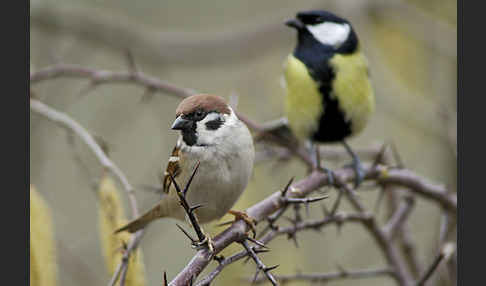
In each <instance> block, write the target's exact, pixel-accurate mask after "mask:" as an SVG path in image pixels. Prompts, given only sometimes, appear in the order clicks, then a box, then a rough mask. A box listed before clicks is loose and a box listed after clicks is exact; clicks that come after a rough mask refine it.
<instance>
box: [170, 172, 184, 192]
mask: <svg viewBox="0 0 486 286" xmlns="http://www.w3.org/2000/svg"><path fill="white" fill-rule="evenodd" d="M168 173H169V177H170V180H171V181H172V184H174V187H175V189H176V191H177V193H181V189H180V188H179V185H178V184H177V182H176V180H175V178H174V176H173V175H172V172H168Z"/></svg>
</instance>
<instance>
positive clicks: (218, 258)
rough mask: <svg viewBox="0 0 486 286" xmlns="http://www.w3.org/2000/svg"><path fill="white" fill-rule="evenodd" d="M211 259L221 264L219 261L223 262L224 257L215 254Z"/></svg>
mask: <svg viewBox="0 0 486 286" xmlns="http://www.w3.org/2000/svg"><path fill="white" fill-rule="evenodd" d="M213 259H214V260H216V261H217V262H218V263H219V264H221V262H223V260H224V259H225V258H224V256H223V255H215V256H214V257H213Z"/></svg>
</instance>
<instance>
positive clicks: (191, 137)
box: [181, 121, 197, 146]
mask: <svg viewBox="0 0 486 286" xmlns="http://www.w3.org/2000/svg"><path fill="white" fill-rule="evenodd" d="M181 134H182V140H184V142H185V143H186V145H187V146H193V145H194V144H196V143H197V132H196V122H194V121H193V122H192V123H191V124H190V126H189V127H187V128H184V129H183V130H181Z"/></svg>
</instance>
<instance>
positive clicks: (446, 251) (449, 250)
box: [417, 242, 456, 286]
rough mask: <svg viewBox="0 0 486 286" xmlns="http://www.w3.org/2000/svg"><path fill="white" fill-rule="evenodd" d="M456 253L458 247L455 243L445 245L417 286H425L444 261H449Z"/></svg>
mask: <svg viewBox="0 0 486 286" xmlns="http://www.w3.org/2000/svg"><path fill="white" fill-rule="evenodd" d="M455 251H456V245H455V244H454V243H453V242H449V243H446V244H444V246H443V247H442V249H441V250H440V252H439V254H438V255H437V256H436V257H435V259H434V261H433V262H432V264H431V265H430V266H429V268H427V270H426V271H425V273H424V274H423V275H422V276H421V278H420V279H419V280H418V282H417V286H423V285H425V282H427V280H428V279H429V278H430V276H432V274H433V273H434V272H435V270H436V269H437V267H439V264H440V263H441V262H442V261H443V260H446V261H447V260H449V258H450V257H451V256H452V255H453V254H454V252H455Z"/></svg>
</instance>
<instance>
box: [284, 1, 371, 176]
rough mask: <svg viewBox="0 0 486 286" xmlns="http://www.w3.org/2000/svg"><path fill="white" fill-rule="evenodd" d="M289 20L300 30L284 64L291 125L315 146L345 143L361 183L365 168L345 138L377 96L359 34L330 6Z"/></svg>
mask: <svg viewBox="0 0 486 286" xmlns="http://www.w3.org/2000/svg"><path fill="white" fill-rule="evenodd" d="M285 24H286V25H287V26H289V27H292V28H295V29H296V30H297V45H296V47H295V49H294V51H293V53H292V54H290V55H289V56H288V57H287V59H286V62H285V65H284V66H285V82H286V89H287V96H286V100H285V109H286V110H285V112H286V116H287V119H288V123H289V126H290V129H291V130H292V132H293V133H294V134H295V135H296V136H297V137H298V138H300V139H306V140H308V142H311V145H312V146H314V148H315V145H314V143H333V142H341V143H342V144H344V146H345V148H346V150H347V152H348V153H349V154H350V155H351V157H352V159H353V163H352V166H353V168H354V169H355V171H356V185H359V184H360V183H361V181H362V180H363V177H364V174H363V169H362V167H361V163H360V161H359V158H358V156H356V154H355V153H354V152H353V151H352V150H351V148H350V147H349V145H348V144H347V143H346V141H345V139H347V138H349V137H351V136H353V135H356V134H358V133H360V132H361V131H362V130H363V129H364V128H365V126H366V124H367V122H368V120H369V118H370V115H371V114H372V113H373V112H374V108H375V101H374V92H373V88H372V86H371V82H370V78H369V70H368V63H367V60H366V58H365V57H364V56H363V54H362V53H361V48H360V45H359V42H358V37H357V35H356V33H355V31H354V29H353V27H352V26H351V24H350V22H349V21H347V20H345V19H343V18H341V17H338V16H336V15H334V14H332V13H330V12H327V11H317V10H313V11H303V12H299V13H297V16H296V18H295V19H291V20H288V21H287V22H285ZM316 150H317V149H316ZM316 154H318V153H317V152H316ZM315 156H316V157H317V156H318V155H315ZM318 160H319V159H318V157H317V166H319V165H318V164H319V162H318Z"/></svg>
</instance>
